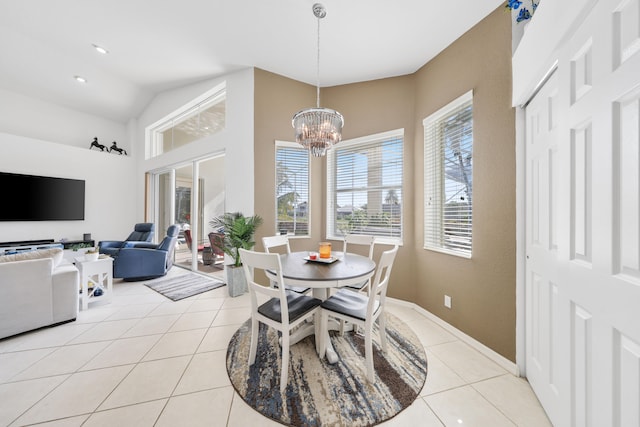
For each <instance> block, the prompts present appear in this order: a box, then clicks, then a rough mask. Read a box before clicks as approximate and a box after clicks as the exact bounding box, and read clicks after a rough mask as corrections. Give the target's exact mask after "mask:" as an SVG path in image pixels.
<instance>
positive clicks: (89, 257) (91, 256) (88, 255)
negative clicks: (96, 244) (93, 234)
mask: <svg viewBox="0 0 640 427" xmlns="http://www.w3.org/2000/svg"><path fill="white" fill-rule="evenodd" d="M99 256H100V252H98V248H91V249H89V250H87V251H86V252H85V253H84V259H85V260H86V261H96V260H97V259H98V257H99Z"/></svg>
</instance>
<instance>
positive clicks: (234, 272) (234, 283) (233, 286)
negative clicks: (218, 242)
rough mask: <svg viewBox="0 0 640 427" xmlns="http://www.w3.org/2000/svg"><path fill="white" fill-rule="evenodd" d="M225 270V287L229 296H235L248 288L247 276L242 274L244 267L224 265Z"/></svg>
mask: <svg viewBox="0 0 640 427" xmlns="http://www.w3.org/2000/svg"><path fill="white" fill-rule="evenodd" d="M225 270H226V272H227V288H228V290H229V296H230V297H237V296H240V295H242V294H244V293H245V292H247V291H248V290H249V287H248V286H247V278H246V277H245V275H244V267H234V266H232V265H227V266H225Z"/></svg>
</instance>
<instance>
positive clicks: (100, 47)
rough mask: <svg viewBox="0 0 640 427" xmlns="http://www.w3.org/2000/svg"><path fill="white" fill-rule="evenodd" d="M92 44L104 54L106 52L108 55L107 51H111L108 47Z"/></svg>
mask: <svg viewBox="0 0 640 427" xmlns="http://www.w3.org/2000/svg"><path fill="white" fill-rule="evenodd" d="M91 46H93V48H94V49H95V50H97V51H98V52H100V53H102V54H105V55H106V54H107V53H109V51H108V50H107V49H105V48H104V47H102V46H98V45H97V44H92V45H91Z"/></svg>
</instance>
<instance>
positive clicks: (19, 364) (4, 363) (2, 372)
mask: <svg viewBox="0 0 640 427" xmlns="http://www.w3.org/2000/svg"><path fill="white" fill-rule="evenodd" d="M55 350H56V349H55V348H43V349H39V350H27V351H18V352H15V353H3V354H0V383H3V382H5V381H8V380H9V379H11V378H12V377H14V376H15V375H16V374H19V373H20V372H22V371H24V370H25V369H27V368H28V367H29V366H31V365H33V364H34V363H36V362H37V361H38V360H40V359H42V358H43V357H45V356H47V355H48V354H51V353H52V352H53V351H55Z"/></svg>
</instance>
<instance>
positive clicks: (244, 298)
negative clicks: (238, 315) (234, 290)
mask: <svg viewBox="0 0 640 427" xmlns="http://www.w3.org/2000/svg"><path fill="white" fill-rule="evenodd" d="M222 308H225V309H227V308H247V309H249V310H251V295H250V294H249V293H246V294H243V295H240V296H237V297H234V298H226V299H225V300H224V304H222Z"/></svg>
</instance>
